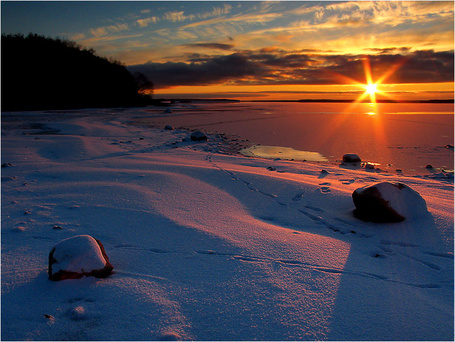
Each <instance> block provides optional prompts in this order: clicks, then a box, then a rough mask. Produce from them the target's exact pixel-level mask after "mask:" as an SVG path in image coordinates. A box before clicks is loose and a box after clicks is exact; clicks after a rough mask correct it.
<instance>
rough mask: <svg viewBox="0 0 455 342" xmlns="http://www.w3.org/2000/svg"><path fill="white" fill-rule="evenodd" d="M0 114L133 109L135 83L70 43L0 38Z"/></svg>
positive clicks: (125, 73) (140, 101) (126, 74)
mask: <svg viewBox="0 0 455 342" xmlns="http://www.w3.org/2000/svg"><path fill="white" fill-rule="evenodd" d="M1 43H2V44H1V45H2V46H1V47H2V49H1V50H2V70H1V74H2V77H1V78H2V84H1V87H2V99H1V100H2V111H8V110H39V109H70V108H88V107H118V106H125V107H127V106H138V105H141V104H143V102H144V99H143V97H142V96H141V95H139V94H138V86H137V84H136V81H135V79H134V77H133V76H132V75H131V74H130V73H129V71H128V70H127V69H126V68H125V67H124V66H123V65H121V64H120V63H119V62H116V61H110V60H107V59H106V58H102V57H99V56H97V55H95V52H94V51H93V50H88V49H84V48H82V47H81V46H79V45H77V44H76V43H74V42H70V41H66V40H61V39H52V38H47V37H43V36H39V35H36V34H29V35H28V36H26V37H24V36H23V35H2V42H1Z"/></svg>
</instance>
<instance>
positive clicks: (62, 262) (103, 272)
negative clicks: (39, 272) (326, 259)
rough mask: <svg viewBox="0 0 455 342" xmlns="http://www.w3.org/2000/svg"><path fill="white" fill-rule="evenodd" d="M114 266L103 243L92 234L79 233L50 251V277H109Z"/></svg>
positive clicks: (60, 278) (53, 278) (54, 278)
mask: <svg viewBox="0 0 455 342" xmlns="http://www.w3.org/2000/svg"><path fill="white" fill-rule="evenodd" d="M113 269H114V267H113V266H112V265H111V263H110V262H109V258H108V256H107V254H106V251H105V250H104V247H103V244H102V243H101V242H100V241H99V240H97V239H95V238H93V237H91V236H90V235H77V236H73V237H71V238H68V239H65V240H62V241H60V242H59V243H58V244H57V245H55V247H54V248H52V250H51V252H50V253H49V270H48V272H49V279H51V280H64V279H78V278H82V277H83V276H93V277H97V278H103V277H107V276H108V275H109V274H111V272H112V270H113Z"/></svg>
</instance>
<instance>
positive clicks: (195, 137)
mask: <svg viewBox="0 0 455 342" xmlns="http://www.w3.org/2000/svg"><path fill="white" fill-rule="evenodd" d="M190 139H191V140H192V141H204V140H207V136H206V135H205V134H204V133H202V132H201V131H195V132H193V133H191V135H190Z"/></svg>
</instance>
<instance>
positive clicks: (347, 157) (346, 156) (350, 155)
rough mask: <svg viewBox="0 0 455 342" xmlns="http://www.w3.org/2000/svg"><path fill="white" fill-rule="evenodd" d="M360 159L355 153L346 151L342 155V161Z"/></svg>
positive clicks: (354, 161)
mask: <svg viewBox="0 0 455 342" xmlns="http://www.w3.org/2000/svg"><path fill="white" fill-rule="evenodd" d="M361 161H362V160H361V159H360V157H359V156H358V155H357V154H355V153H346V154H344V155H343V163H360V162H361Z"/></svg>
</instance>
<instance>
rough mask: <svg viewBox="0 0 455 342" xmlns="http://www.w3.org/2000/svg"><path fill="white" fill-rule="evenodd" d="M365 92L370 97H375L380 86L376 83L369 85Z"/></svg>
mask: <svg viewBox="0 0 455 342" xmlns="http://www.w3.org/2000/svg"><path fill="white" fill-rule="evenodd" d="M365 90H366V92H367V93H368V94H369V95H374V94H376V92H377V91H378V85H377V84H374V83H370V84H367V85H366V86H365Z"/></svg>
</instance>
